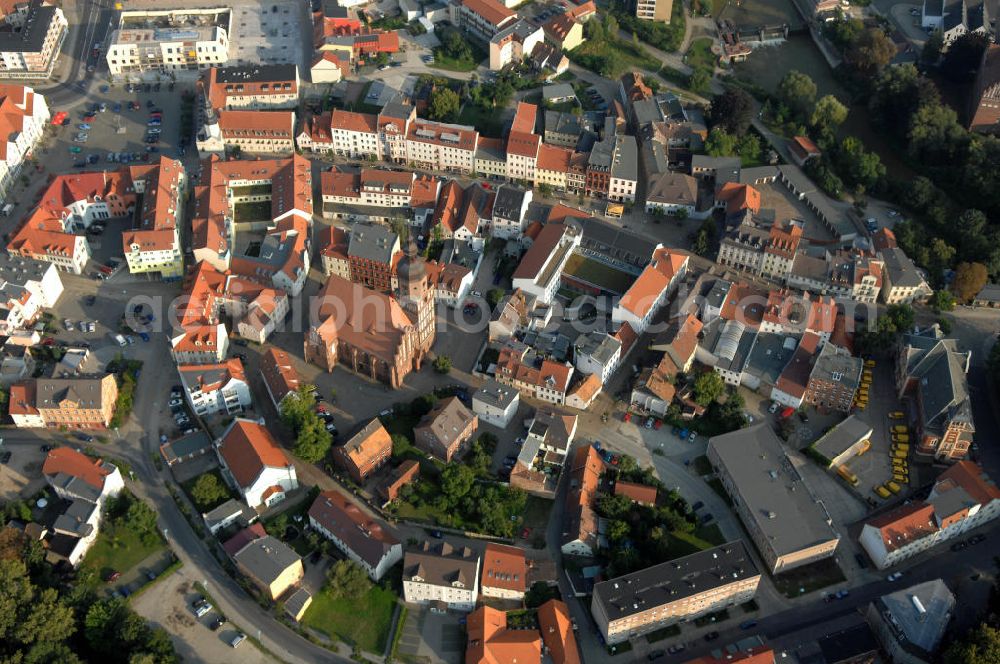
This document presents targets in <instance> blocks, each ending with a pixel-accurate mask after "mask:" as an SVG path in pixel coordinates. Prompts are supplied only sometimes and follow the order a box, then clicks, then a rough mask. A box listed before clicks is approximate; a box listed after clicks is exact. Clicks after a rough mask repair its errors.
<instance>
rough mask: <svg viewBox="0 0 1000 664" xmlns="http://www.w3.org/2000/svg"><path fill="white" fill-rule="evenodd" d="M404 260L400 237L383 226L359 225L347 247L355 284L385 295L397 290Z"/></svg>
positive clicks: (355, 228) (352, 279)
mask: <svg viewBox="0 0 1000 664" xmlns="http://www.w3.org/2000/svg"><path fill="white" fill-rule="evenodd" d="M402 258H403V252H402V251H401V250H400V248H399V236H398V235H396V234H395V233H393V232H392V230H391V229H390V228H389V227H388V226H383V225H381V224H355V225H354V227H353V229H352V230H351V233H350V236H349V240H348V245H347V260H348V264H349V265H350V272H351V281H353V282H354V283H356V284H362V285H363V286H365V287H367V288H371V289H372V290H376V291H381V292H385V293H389V292H392V291H394V290H395V289H396V286H397V278H396V269H397V267H398V265H399V261H400V260H401V259H402Z"/></svg>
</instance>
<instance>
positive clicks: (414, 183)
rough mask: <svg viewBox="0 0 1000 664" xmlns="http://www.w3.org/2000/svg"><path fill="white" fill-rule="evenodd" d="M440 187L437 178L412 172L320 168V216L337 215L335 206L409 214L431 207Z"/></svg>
mask: <svg viewBox="0 0 1000 664" xmlns="http://www.w3.org/2000/svg"><path fill="white" fill-rule="evenodd" d="M404 149H405V148H404ZM440 186H441V185H440V182H439V181H438V180H436V179H434V178H432V177H430V176H427V175H420V176H418V175H417V174H415V173H412V172H399V171H386V170H381V169H369V168H362V169H361V170H360V171H356V170H346V169H345V170H341V171H323V173H322V181H321V183H320V188H321V190H322V192H323V216H324V217H327V218H332V217H336V216H338V214H337V210H338V207H337V206H338V205H347V206H350V207H352V208H353V207H379V208H398V209H400V210H406V212H405V214H407V216H409V215H410V214H412V212H410V211H409V210H408V208H412V207H427V206H430V207H434V205H435V204H436V203H437V197H438V191H439V189H440ZM341 216H342V215H341Z"/></svg>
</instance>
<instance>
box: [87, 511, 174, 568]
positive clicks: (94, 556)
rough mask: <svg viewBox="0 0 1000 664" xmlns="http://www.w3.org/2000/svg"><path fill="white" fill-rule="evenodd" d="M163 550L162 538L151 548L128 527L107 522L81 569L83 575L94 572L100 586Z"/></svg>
mask: <svg viewBox="0 0 1000 664" xmlns="http://www.w3.org/2000/svg"><path fill="white" fill-rule="evenodd" d="M162 549H163V540H161V539H160V538H159V537H157V538H156V540H155V541H154V542H153V543H152V544H147V543H145V542H143V541H142V540H141V539H140V538H139V536H138V535H137V534H136V533H134V532H133V531H131V530H129V529H128V528H127V527H125V526H124V525H116V524H112V523H110V522H104V523H103V525H102V526H101V531H100V533H99V534H98V535H97V541H95V542H94V546H93V547H91V549H90V551H88V552H87V556H86V557H85V558H84V559H83V564H82V565H81V568H80V569H81V571H82V572H88V571H89V572H93V574H94V580H95V582H98V583H99V582H102V581H104V580H105V579H106V578H107V577H108V575H109V574H111V572H123V573H124V572H127V571H128V570H130V569H132V568H133V567H135V566H136V565H138V564H139V563H141V562H142V561H143V560H145V559H146V558H148V557H149V556H151V555H153V554H154V553H156V552H157V551H160V550H162ZM83 576H86V575H81V577H83Z"/></svg>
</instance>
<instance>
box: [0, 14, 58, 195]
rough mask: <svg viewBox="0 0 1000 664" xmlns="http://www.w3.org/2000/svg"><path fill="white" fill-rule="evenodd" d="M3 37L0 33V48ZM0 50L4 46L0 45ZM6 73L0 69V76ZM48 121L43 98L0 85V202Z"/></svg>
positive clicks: (25, 88)
mask: <svg viewBox="0 0 1000 664" xmlns="http://www.w3.org/2000/svg"><path fill="white" fill-rule="evenodd" d="M0 11H2V10H0ZM56 11H59V10H56ZM4 34H6V33H3V32H0V44H2V41H3V36H2V35H4ZM0 48H3V46H2V45H0ZM0 55H2V53H0ZM5 73H6V72H3V71H2V69H0V74H5ZM48 121H49V107H48V104H46V102H45V97H43V96H42V95H40V94H38V93H36V92H35V91H34V90H33V89H31V88H29V87H26V86H23V85H0V124H2V126H3V136H2V137H0V199H6V198H7V192H8V191H9V190H10V187H11V185H12V184H13V183H14V182H15V181H16V180H17V177H18V175H20V173H21V167H22V166H23V165H24V160H25V158H26V157H27V156H28V155H30V154H31V152H32V151H33V150H34V149H35V146H36V145H38V142H39V141H40V140H41V139H42V134H43V132H44V130H45V125H46V124H47V123H48Z"/></svg>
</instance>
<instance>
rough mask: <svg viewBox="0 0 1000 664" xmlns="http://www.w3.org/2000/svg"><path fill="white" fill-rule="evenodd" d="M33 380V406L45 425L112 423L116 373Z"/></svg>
mask: <svg viewBox="0 0 1000 664" xmlns="http://www.w3.org/2000/svg"><path fill="white" fill-rule="evenodd" d="M34 384H35V387H34V395H35V403H34V408H35V409H36V410H37V411H38V415H39V416H40V417H41V420H42V422H43V423H44V424H45V426H46V427H48V428H66V429H107V428H108V426H109V425H110V424H111V418H112V416H113V415H114V412H115V403H116V401H117V400H118V383H117V382H116V381H115V377H114V375H112V374H105V375H103V376H96V377H95V376H79V377H66V378H38V379H34ZM12 406H13V404H12Z"/></svg>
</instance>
